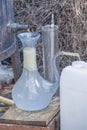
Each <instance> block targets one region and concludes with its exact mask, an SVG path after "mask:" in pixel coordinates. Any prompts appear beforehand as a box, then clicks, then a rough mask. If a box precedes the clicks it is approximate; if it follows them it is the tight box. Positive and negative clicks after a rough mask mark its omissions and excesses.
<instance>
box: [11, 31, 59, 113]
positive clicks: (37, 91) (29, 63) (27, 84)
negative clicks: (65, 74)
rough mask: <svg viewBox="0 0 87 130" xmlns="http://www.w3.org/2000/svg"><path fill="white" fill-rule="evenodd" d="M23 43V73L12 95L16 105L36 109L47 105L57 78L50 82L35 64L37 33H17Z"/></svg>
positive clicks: (54, 89)
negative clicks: (41, 74)
mask: <svg viewBox="0 0 87 130" xmlns="http://www.w3.org/2000/svg"><path fill="white" fill-rule="evenodd" d="M18 37H19V38H20V40H21V42H22V44H23V56H24V62H23V73H22V75H21V77H20V78H19V80H18V81H17V82H16V84H15V85H14V87H13V90H12V97H13V100H14V103H15V104H16V106H17V107H19V108H21V109H23V110H26V111H37V110H41V109H43V108H45V107H47V106H48V104H49V102H50V100H51V98H52V96H53V95H54V93H55V92H56V90H57V87H58V80H57V79H56V81H55V83H54V84H52V83H50V82H48V81H47V80H45V79H43V77H41V76H40V74H39V72H38V70H37V64H36V44H37V40H38V39H39V37H40V34H39V33H33V32H27V33H21V34H19V35H18Z"/></svg>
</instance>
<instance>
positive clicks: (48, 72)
mask: <svg viewBox="0 0 87 130" xmlns="http://www.w3.org/2000/svg"><path fill="white" fill-rule="evenodd" d="M42 44H43V69H44V78H45V79H47V80H48V81H50V82H52V83H53V82H54V68H53V57H54V55H55V54H56V52H58V50H59V49H58V48H59V47H58V26H56V25H54V22H53V23H52V24H51V25H45V26H43V27H42Z"/></svg>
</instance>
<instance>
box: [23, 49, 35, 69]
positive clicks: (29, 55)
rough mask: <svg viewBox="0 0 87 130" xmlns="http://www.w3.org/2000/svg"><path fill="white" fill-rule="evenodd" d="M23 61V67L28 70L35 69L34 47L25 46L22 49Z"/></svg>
mask: <svg viewBox="0 0 87 130" xmlns="http://www.w3.org/2000/svg"><path fill="white" fill-rule="evenodd" d="M23 55H24V63H23V67H24V68H25V69H27V70H29V71H35V70H37V63H36V48H34V47H26V48H24V49H23Z"/></svg>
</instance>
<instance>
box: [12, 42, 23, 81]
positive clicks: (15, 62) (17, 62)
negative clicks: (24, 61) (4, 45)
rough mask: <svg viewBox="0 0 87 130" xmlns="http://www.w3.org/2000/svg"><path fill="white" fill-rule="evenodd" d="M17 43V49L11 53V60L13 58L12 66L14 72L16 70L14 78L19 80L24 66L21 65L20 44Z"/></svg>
mask: <svg viewBox="0 0 87 130" xmlns="http://www.w3.org/2000/svg"><path fill="white" fill-rule="evenodd" d="M15 44H16V51H15V52H14V54H13V55H11V60H12V67H13V72H14V80H15V82H16V81H17V80H18V78H19V77H20V75H21V73H22V66H21V59H20V52H19V49H18V44H17V43H15Z"/></svg>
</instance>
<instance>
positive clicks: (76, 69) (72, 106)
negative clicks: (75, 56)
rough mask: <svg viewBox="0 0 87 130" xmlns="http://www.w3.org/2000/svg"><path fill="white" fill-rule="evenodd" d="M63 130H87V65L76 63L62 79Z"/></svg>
mask: <svg viewBox="0 0 87 130" xmlns="http://www.w3.org/2000/svg"><path fill="white" fill-rule="evenodd" d="M60 107H61V108H60V110H61V114H60V115H61V117H60V118H61V119H60V120H61V130H87V63H86V62H84V61H75V62H73V63H72V65H71V66H67V67H65V68H64V69H63V71H62V73H61V77H60Z"/></svg>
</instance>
